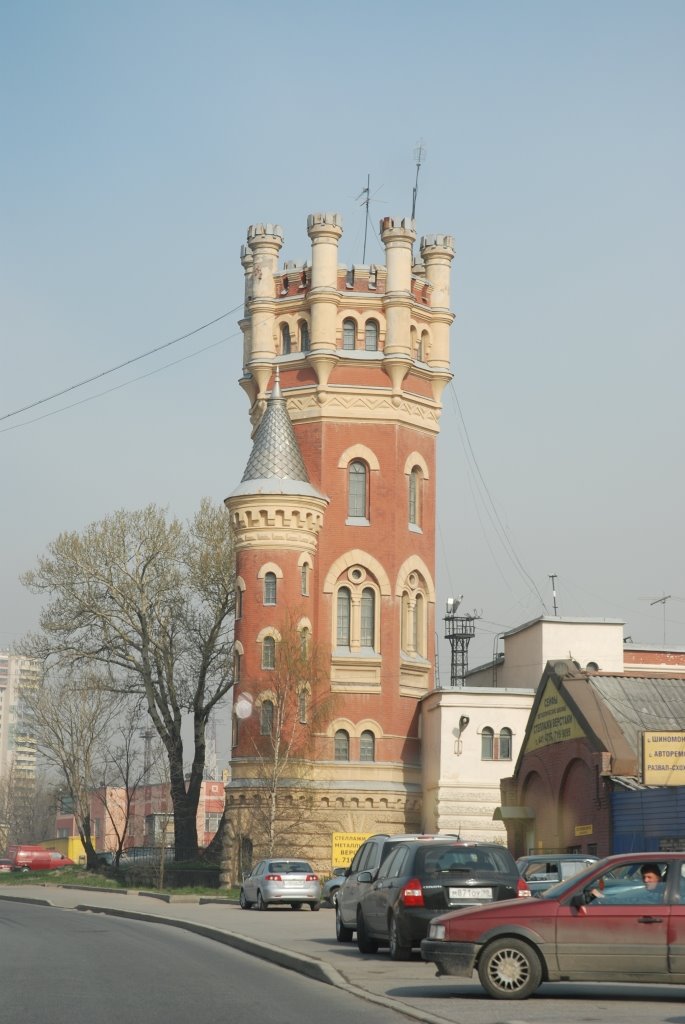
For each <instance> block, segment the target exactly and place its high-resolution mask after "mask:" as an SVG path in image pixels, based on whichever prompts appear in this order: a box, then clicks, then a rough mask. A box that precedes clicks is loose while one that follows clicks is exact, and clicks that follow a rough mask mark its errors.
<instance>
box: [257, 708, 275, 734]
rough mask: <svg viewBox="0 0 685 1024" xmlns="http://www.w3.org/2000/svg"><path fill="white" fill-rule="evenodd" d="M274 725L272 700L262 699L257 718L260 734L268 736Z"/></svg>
mask: <svg viewBox="0 0 685 1024" xmlns="http://www.w3.org/2000/svg"><path fill="white" fill-rule="evenodd" d="M273 727H274V702H273V701H272V700H263V701H262V712H261V717H260V720H259V728H260V732H261V734H262V736H270V735H271V732H272V730H273Z"/></svg>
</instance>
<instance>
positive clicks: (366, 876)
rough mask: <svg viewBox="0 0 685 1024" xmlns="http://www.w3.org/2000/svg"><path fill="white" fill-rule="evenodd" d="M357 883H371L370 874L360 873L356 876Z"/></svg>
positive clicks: (367, 872) (371, 875) (369, 872)
mask: <svg viewBox="0 0 685 1024" xmlns="http://www.w3.org/2000/svg"><path fill="white" fill-rule="evenodd" d="M357 881H358V882H366V883H367V884H368V883H369V882H373V874H372V872H371V871H360V873H359V874H358V875H357Z"/></svg>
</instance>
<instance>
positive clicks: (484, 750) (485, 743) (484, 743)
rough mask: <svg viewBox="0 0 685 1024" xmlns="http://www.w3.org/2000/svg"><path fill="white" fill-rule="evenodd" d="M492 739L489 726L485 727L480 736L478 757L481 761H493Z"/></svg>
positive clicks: (493, 735)
mask: <svg viewBox="0 0 685 1024" xmlns="http://www.w3.org/2000/svg"><path fill="white" fill-rule="evenodd" d="M494 737H495V734H494V732H493V731H492V729H491V728H490V726H489V725H486V726H485V728H484V729H483V731H482V733H481V736H480V744H481V746H480V756H481V760H482V761H492V760H493V754H494V751H493V747H494V742H493V740H494Z"/></svg>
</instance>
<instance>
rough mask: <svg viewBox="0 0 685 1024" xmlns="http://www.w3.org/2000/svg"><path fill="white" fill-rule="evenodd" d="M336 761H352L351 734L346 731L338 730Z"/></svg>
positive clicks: (336, 735)
mask: <svg viewBox="0 0 685 1024" xmlns="http://www.w3.org/2000/svg"><path fill="white" fill-rule="evenodd" d="M334 749H335V754H334V757H335V760H336V761H349V759H350V734H349V733H348V732H346V731H345V730H344V729H338V731H337V732H336V734H335V748H334Z"/></svg>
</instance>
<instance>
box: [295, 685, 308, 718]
mask: <svg viewBox="0 0 685 1024" xmlns="http://www.w3.org/2000/svg"><path fill="white" fill-rule="evenodd" d="M297 717H298V720H299V721H300V722H302V723H303V724H304V723H305V722H306V721H307V691H306V690H305V688H304V686H303V687H302V689H301V690H300V692H299V693H298V695H297Z"/></svg>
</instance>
